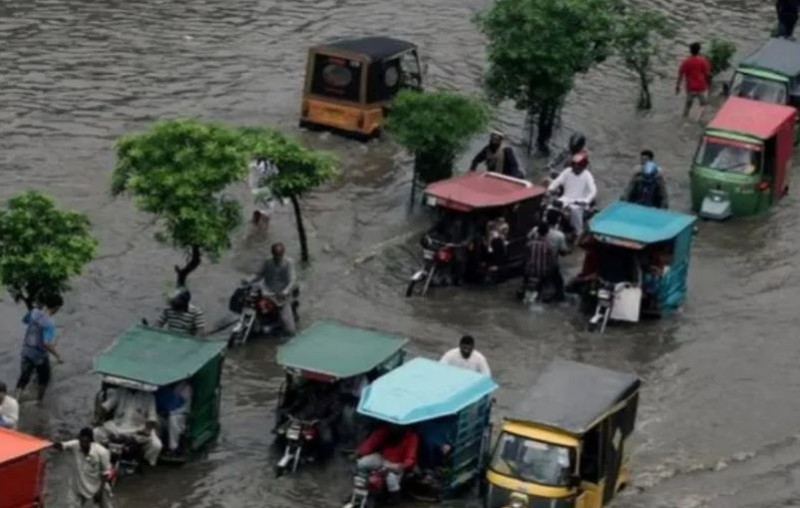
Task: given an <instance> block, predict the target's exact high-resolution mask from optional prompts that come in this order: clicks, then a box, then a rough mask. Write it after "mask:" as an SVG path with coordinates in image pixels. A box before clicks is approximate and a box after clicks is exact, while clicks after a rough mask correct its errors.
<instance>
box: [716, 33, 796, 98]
mask: <svg viewBox="0 0 800 508" xmlns="http://www.w3.org/2000/svg"><path fill="white" fill-rule="evenodd" d="M730 89H731V95H733V96H734V97H743V98H746V99H752V100H755V101H762V102H769V103H772V104H783V105H790V106H794V107H795V108H797V107H799V106H800V43H797V42H795V41H791V40H788V39H782V38H781V39H770V40H768V41H767V42H766V43H764V45H763V46H762V47H761V48H759V50H758V51H756V52H755V53H753V54H752V55H750V56H748V57H747V58H745V59H744V60H743V61H742V62H741V63H740V64H739V66H738V67H737V68H736V72H735V73H734V75H733V78H732V80H731V85H730Z"/></svg>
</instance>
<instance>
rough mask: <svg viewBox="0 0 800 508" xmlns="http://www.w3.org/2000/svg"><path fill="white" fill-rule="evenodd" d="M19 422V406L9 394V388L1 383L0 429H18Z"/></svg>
mask: <svg viewBox="0 0 800 508" xmlns="http://www.w3.org/2000/svg"><path fill="white" fill-rule="evenodd" d="M18 421H19V404H17V401H16V399H14V398H13V397H11V395H9V394H8V387H7V386H6V384H5V383H3V382H2V381H0V427H2V428H4V429H16V428H17V422H18Z"/></svg>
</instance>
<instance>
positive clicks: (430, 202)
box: [425, 196, 436, 206]
mask: <svg viewBox="0 0 800 508" xmlns="http://www.w3.org/2000/svg"><path fill="white" fill-rule="evenodd" d="M425 204H426V205H428V206H436V197H435V196H427V197H426V198H425Z"/></svg>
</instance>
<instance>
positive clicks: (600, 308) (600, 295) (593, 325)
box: [589, 280, 616, 333]
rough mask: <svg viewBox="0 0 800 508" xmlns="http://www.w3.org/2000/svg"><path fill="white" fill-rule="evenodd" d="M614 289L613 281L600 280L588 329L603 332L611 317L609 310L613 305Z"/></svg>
mask: <svg viewBox="0 0 800 508" xmlns="http://www.w3.org/2000/svg"><path fill="white" fill-rule="evenodd" d="M615 291H616V287H615V284H614V283H613V282H607V281H604V280H601V281H600V282H599V283H598V287H597V306H596V307H595V311H594V315H592V317H591V318H590V319H589V331H596V332H598V333H603V332H605V331H606V325H608V320H609V318H610V317H611V310H612V308H613V306H614V294H615Z"/></svg>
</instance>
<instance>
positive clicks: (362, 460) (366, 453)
mask: <svg viewBox="0 0 800 508" xmlns="http://www.w3.org/2000/svg"><path fill="white" fill-rule="evenodd" d="M418 448H419V436H418V435H417V433H416V432H415V431H414V430H413V429H412V428H411V427H405V426H400V425H393V424H383V425H381V426H380V427H378V428H377V429H375V430H374V431H373V432H372V433H371V434H370V435H369V436H368V437H367V439H366V440H364V441H363V442H362V443H361V444H360V445H359V446H358V449H357V450H356V456H357V457H358V461H357V462H356V468H357V469H358V470H359V471H360V472H362V473H369V472H372V471H375V470H379V469H384V470H386V490H388V491H389V494H390V495H391V496H392V497H393V498H397V497H398V496H399V494H400V481H401V480H402V478H403V474H404V473H407V472H410V471H413V469H414V467H415V466H416V465H417V450H418Z"/></svg>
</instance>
